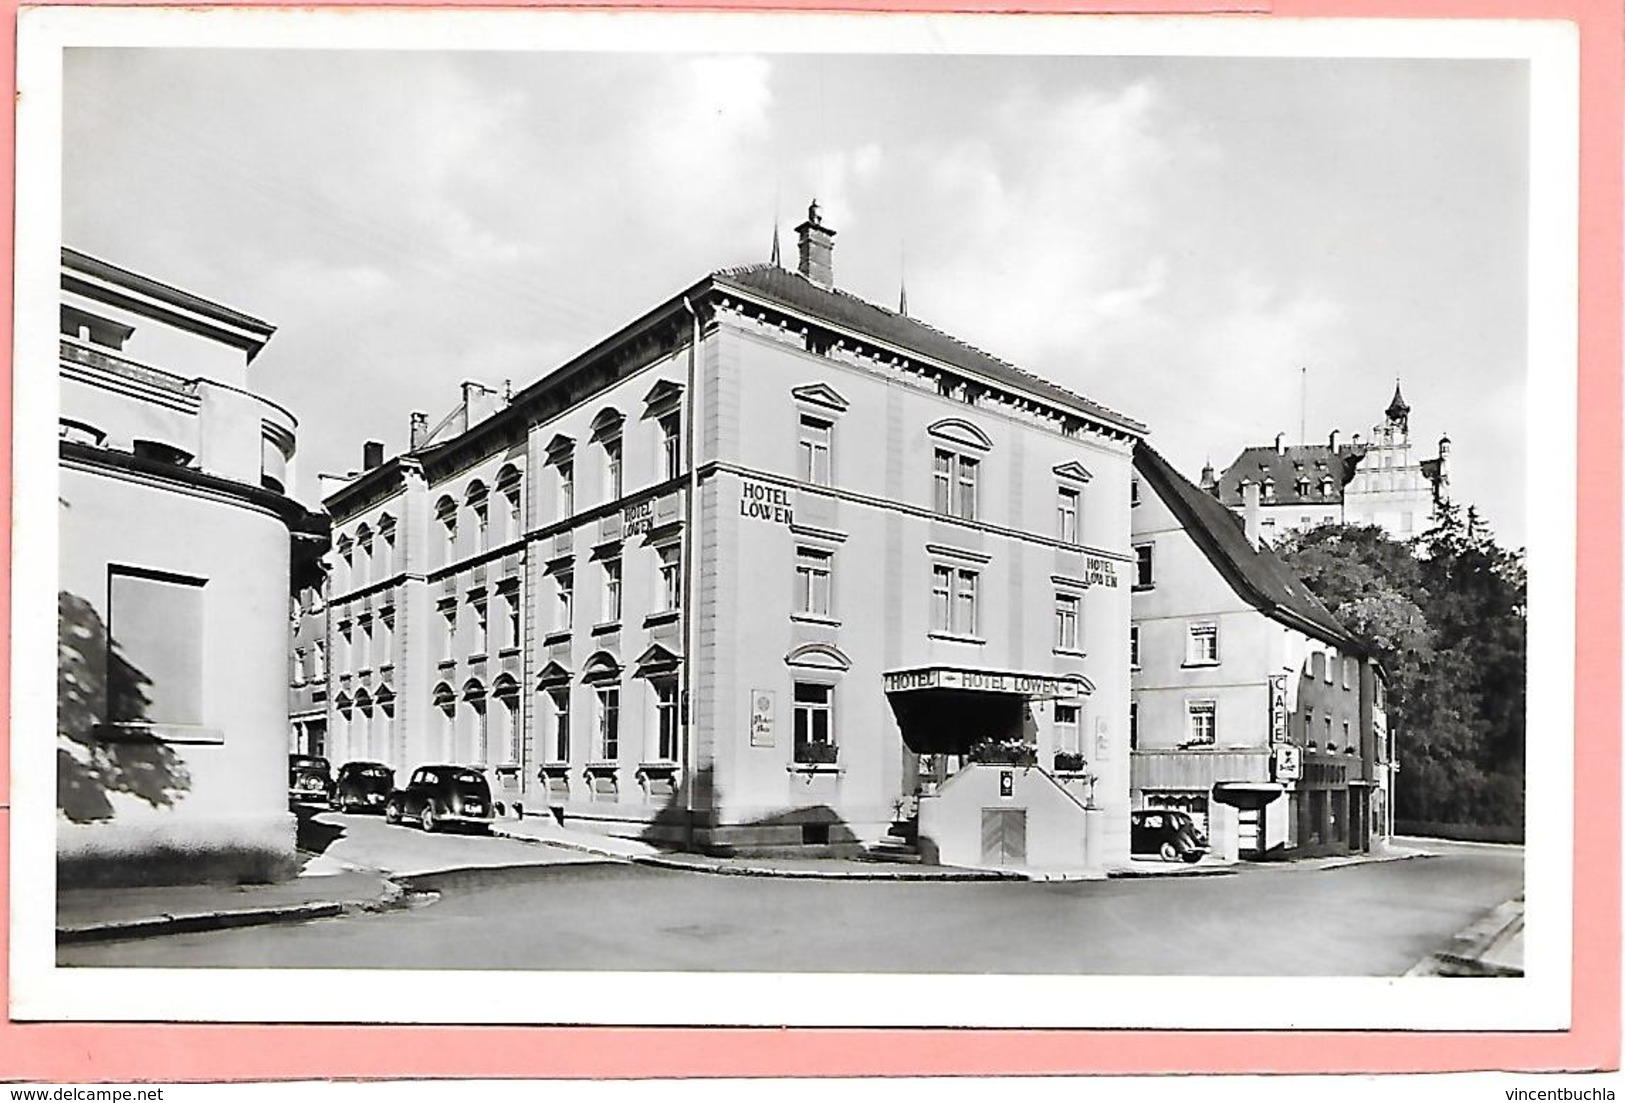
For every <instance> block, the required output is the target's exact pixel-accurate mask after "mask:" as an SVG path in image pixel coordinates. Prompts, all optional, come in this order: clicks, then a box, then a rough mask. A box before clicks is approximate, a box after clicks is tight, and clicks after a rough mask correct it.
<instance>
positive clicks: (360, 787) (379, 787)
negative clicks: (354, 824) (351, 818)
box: [333, 762, 395, 812]
mask: <svg viewBox="0 0 1625 1103" xmlns="http://www.w3.org/2000/svg"><path fill="white" fill-rule="evenodd" d="M394 788H395V771H394V770H391V769H390V768H389V767H388V766H385V765H384V764H383V763H382V762H346V763H345V764H344V765H342V766H340V767H339V772H338V776H337V777H335V778H334V779H333V809H334V811H337V812H382V811H383V810H384V805H385V804H386V803H387V802H388V801H389V794H390V792H391V791H392V790H393V789H394Z"/></svg>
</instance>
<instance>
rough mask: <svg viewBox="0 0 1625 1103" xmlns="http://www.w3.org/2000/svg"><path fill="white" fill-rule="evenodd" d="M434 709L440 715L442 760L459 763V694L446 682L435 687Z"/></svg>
mask: <svg viewBox="0 0 1625 1103" xmlns="http://www.w3.org/2000/svg"><path fill="white" fill-rule="evenodd" d="M434 707H435V710H436V711H437V712H438V713H439V714H440V759H441V761H443V762H455V761H457V694H456V693H454V692H453V691H452V688H451V687H450V686H449V685H447V684H446V683H445V682H441V683H440V684H439V685H437V686H435V687H434Z"/></svg>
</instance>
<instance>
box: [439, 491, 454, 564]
mask: <svg viewBox="0 0 1625 1103" xmlns="http://www.w3.org/2000/svg"><path fill="white" fill-rule="evenodd" d="M434 516H435V520H436V521H438V522H439V530H440V563H441V565H442V566H444V565H445V564H447V563H450V562H451V561H452V560H454V559H456V558H457V503H456V502H455V501H453V500H452V498H451V495H449V494H444V495H441V497H440V500H439V501H438V502H436V503H435V504H434Z"/></svg>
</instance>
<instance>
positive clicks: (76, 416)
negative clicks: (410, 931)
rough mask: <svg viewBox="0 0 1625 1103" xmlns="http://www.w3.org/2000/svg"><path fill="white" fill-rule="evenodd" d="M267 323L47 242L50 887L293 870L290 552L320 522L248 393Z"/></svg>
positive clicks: (270, 410) (282, 438)
mask: <svg viewBox="0 0 1625 1103" xmlns="http://www.w3.org/2000/svg"><path fill="white" fill-rule="evenodd" d="M271 333H272V328H271V327H270V326H269V325H267V324H266V323H265V322H262V321H260V320H258V319H256V318H251V317H249V316H247V315H245V314H240V313H238V312H237V311H235V310H231V309H230V308H228V307H224V306H221V305H219V304H218V303H213V302H210V301H208V300H206V299H203V298H200V297H198V296H196V295H193V294H190V293H188V292H185V291H181V290H178V289H176V288H173V287H169V286H168V285H165V284H162V283H159V282H157V281H156V280H153V279H150V278H148V277H146V276H141V275H138V274H136V273H134V272H130V271H127V270H125V269H122V268H118V267H115V266H113V265H111V264H108V263H106V262H105V261H101V260H97V259H96V258H94V257H89V256H86V255H84V254H82V253H78V252H75V251H73V250H71V249H64V250H63V251H62V303H61V350H60V362H59V363H60V375H61V381H62V407H61V409H62V414H61V432H60V435H61V441H60V446H59V451H60V464H61V489H60V503H61V506H60V519H61V548H62V558H61V576H60V577H61V583H60V585H61V591H60V593H59V595H58V605H59V622H60V640H59V647H58V656H59V685H58V731H59V740H58V759H57V760H58V778H57V785H58V789H57V792H58V808H59V813H60V815H59V819H58V824H57V844H58V868H59V883H60V884H63V885H74V884H80V883H85V882H102V883H106V882H114V881H165V880H199V879H207V878H211V877H224V878H235V879H249V880H252V879H266V878H271V877H274V876H277V875H279V874H282V873H285V872H288V871H290V869H291V865H292V859H293V840H294V831H293V820H292V817H290V816H289V815H288V812H287V808H286V765H287V763H286V757H285V756H286V752H287V730H288V687H287V680H286V678H285V676H284V672H285V670H286V664H287V656H288V639H289V633H288V620H287V609H288V599H289V592H290V563H291V561H292V559H293V553H292V551H291V548H292V547H295V546H297V547H298V548H299V549H300V551H299V555H300V556H301V557H304V556H308V555H310V554H314V553H316V552H318V551H319V548H320V543H321V535H320V534H321V525H320V523H319V521H318V519H314V518H312V517H311V516H310V515H309V514H308V513H307V512H306V511H305V510H304V509H303V508H301V507H300V506H299V505H298V504H297V503H296V502H294V501H292V500H291V499H290V498H288V497H287V496H286V494H285V493H284V488H285V487H286V486H287V485H288V482H289V479H288V464H289V462H290V461H291V460H292V458H293V455H294V430H295V421H294V418H293V415H292V414H290V413H289V412H288V411H286V410H284V409H282V408H281V407H280V406H278V405H276V404H275V403H273V402H270V401H269V400H267V399H264V398H261V397H260V396H258V395H256V394H254V393H253V392H252V391H251V390H250V389H249V379H248V369H249V365H250V363H251V362H252V361H253V359H254V357H255V355H256V354H257V353H258V352H259V351H260V350H261V349H262V348H263V347H264V345H265V343H266V341H267V340H269V339H270V336H271ZM290 534H291V536H292V539H290ZM304 536H309V537H310V539H308V540H306V539H302V537H304Z"/></svg>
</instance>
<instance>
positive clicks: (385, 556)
mask: <svg viewBox="0 0 1625 1103" xmlns="http://www.w3.org/2000/svg"><path fill="white" fill-rule="evenodd" d="M373 568H374V570H373V576H374V577H375V578H388V577H389V576H390V575H392V574H394V573H395V518H393V517H391V516H390V515H389V514H387V513H386V514H384V515H383V516H382V517H380V518H378V543H377V545H376V551H375V553H374V556H373Z"/></svg>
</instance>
